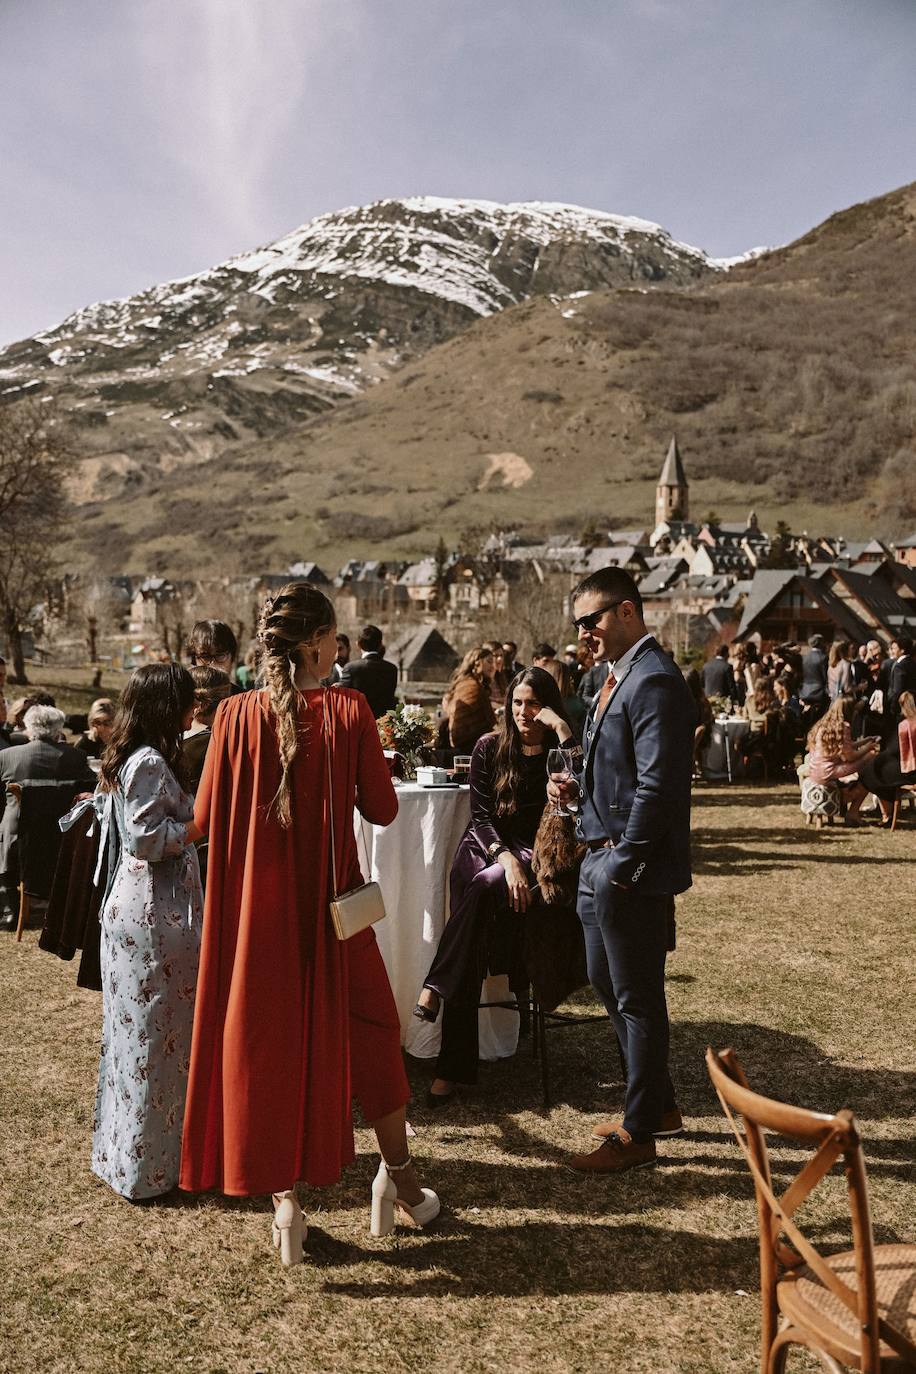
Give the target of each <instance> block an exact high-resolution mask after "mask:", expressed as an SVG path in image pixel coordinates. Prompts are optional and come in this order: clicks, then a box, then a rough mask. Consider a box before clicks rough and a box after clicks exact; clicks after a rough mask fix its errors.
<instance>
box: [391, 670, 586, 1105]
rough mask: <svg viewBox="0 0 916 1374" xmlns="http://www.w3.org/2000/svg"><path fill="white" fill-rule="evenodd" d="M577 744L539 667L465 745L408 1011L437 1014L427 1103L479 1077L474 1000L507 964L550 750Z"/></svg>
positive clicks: (514, 685) (525, 890) (431, 1017)
mask: <svg viewBox="0 0 916 1374" xmlns="http://www.w3.org/2000/svg"><path fill="white" fill-rule="evenodd" d="M558 746H559V747H560V748H563V749H570V750H573V751H575V750H577V749H578V746H577V745H576V741H575V738H574V735H573V730H572V726H571V725H570V723H569V720H568V718H567V715H566V711H565V710H564V707H563V701H562V698H561V696H560V692H559V688H558V687H557V684H556V682H555V681H554V679H553V678H552V677H551V675H550V674H549V673H547V672H545V671H544V669H543V668H529V669H527V670H525V671H523V672H521V673H519V674H518V676H517V677H515V678H514V679H513V681H512V682H511V683H510V685H509V690H508V692H507V694H506V709H505V713H504V715H503V718H502V722H501V723H500V725H499V727H498V729H497V730H496V732H495V733H493V734H489V735H484V736H483V738H482V739H480V740H478V742H477V744H476V745H475V747H474V752H473V753H472V755H471V823H470V825H469V826H468V828H467V830H466V831H465V833H464V836H463V837H462V840H461V843H460V844H459V846H458V851H457V853H456V855H455V860H454V863H453V864H452V871H451V877H450V896H451V916H450V917H449V921H448V924H447V925H446V927H445V930H444V931H443V933H442V938H441V940H440V941H439V948H438V950H437V951H436V957H435V959H434V960H433V963H432V967H431V968H430V970H429V973H428V974H427V976H426V980H425V982H424V985H423V990H422V992H421V993H420V998H419V1001H418V1002H417V1006H416V1009H415V1012H414V1015H415V1016H418V1017H420V1018H421V1019H422V1020H425V1021H435V1020H436V1017H437V1016H438V1012H439V1005H440V1002H444V1003H445V1010H444V1012H443V1016H442V1047H441V1050H440V1053H439V1060H438V1063H437V1065H436V1072H437V1077H436V1079H435V1081H434V1082H433V1084H432V1088H431V1090H430V1092H429V1094H428V1096H427V1104H428V1105H429V1106H433V1107H439V1106H443V1105H444V1104H445V1103H446V1102H448V1101H449V1100H450V1099H451V1098H452V1097H453V1096H454V1088H455V1084H456V1083H475V1082H476V1081H477V1058H478V1043H477V1004H478V1002H479V1000H480V987H481V983H482V982H483V980H484V978H485V977H486V976H487V973H488V972H489V973H510V976H511V973H512V963H513V953H514V952H515V951H516V950H517V949H518V938H517V937H518V934H519V924H518V920H517V917H518V915H519V913H522V912H524V911H525V910H526V909H527V907H528V902H529V889H530V888H531V886H532V885H533V883H534V878H533V875H532V872H531V853H532V848H533V845H534V837H535V835H536V834H537V828H538V825H539V823H540V820H541V815H542V813H543V810H544V803H545V801H546V798H547V755H548V752H549V751H550V750H551V749H553V748H556V747H558Z"/></svg>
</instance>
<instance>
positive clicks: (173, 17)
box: [0, 0, 916, 344]
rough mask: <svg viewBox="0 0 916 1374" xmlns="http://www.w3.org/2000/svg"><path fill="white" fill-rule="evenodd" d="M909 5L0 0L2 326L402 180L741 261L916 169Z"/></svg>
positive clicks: (55, 316)
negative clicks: (635, 231) (591, 213)
mask: <svg viewBox="0 0 916 1374" xmlns="http://www.w3.org/2000/svg"><path fill="white" fill-rule="evenodd" d="M914 71H916V0H0V167H2V182H0V185H2V187H3V200H2V209H0V344H3V343H7V342H10V341H11V340H13V339H17V338H22V337H24V336H26V335H28V334H31V333H34V332H36V331H38V330H40V329H43V328H50V327H53V326H54V325H55V324H58V323H59V322H60V321H61V320H62V319H63V318H64V316H65V315H67V314H68V313H69V312H70V311H72V310H75V309H78V308H79V307H81V306H83V305H88V304H90V303H92V302H94V301H98V300H105V299H109V298H111V297H115V296H123V295H129V294H131V293H132V292H135V291H139V290H142V289H143V288H144V287H147V286H152V285H154V284H155V283H157V282H160V281H166V280H169V279H170V278H173V277H179V276H183V275H186V274H188V273H191V272H195V271H199V270H202V269H203V268H206V267H209V266H212V265H213V264H214V263H216V262H220V261H222V260H223V259H225V258H227V257H229V256H231V255H232V254H234V253H237V252H241V251H243V250H245V249H247V248H252V247H254V246H256V245H259V244H262V243H266V242H269V241H270V240H272V239H274V238H277V237H279V236H280V235H281V234H283V233H285V232H287V231H289V230H290V229H293V228H294V227H295V226H297V225H299V224H301V223H304V222H305V221H306V220H309V219H311V218H313V217H314V216H315V215H319V214H323V213H324V212H326V211H329V210H337V209H341V208H342V207H344V206H348V205H355V204H363V203H366V202H369V201H372V200H379V199H382V198H384V197H387V196H407V195H421V194H427V195H438V196H461V197H469V198H484V199H489V200H498V201H522V200H553V201H568V202H572V203H575V204H579V205H585V206H588V207H591V208H594V209H600V210H609V211H612V212H614V213H617V214H626V215H638V216H642V217H643V218H646V219H651V220H656V221H658V222H659V223H660V224H663V225H664V226H665V227H666V228H667V229H669V230H670V231H671V232H672V233H673V234H674V235H675V237H677V238H679V239H682V240H684V241H686V242H688V243H693V244H697V245H698V246H700V247H702V248H705V249H707V251H709V252H711V253H713V254H715V255H717V256H726V255H731V254H734V253H740V252H743V251H744V250H745V249H748V248H751V247H754V246H756V245H759V244H767V245H774V244H778V243H784V242H787V241H788V240H790V239H792V238H794V237H797V236H798V235H799V234H801V233H804V232H805V231H806V230H807V229H809V228H811V227H812V226H813V225H814V224H816V223H818V222H819V221H820V220H822V219H824V218H826V216H827V215H829V214H831V213H832V212H833V211H834V210H838V209H842V208H843V207H845V206H847V205H850V204H853V203H854V202H856V201H859V200H864V199H867V198H868V197H870V196H874V195H879V194H881V193H882V192H884V191H888V190H891V189H892V188H894V187H896V186H899V185H902V184H904V183H905V182H908V181H912V180H916V79H914V76H913V73H914Z"/></svg>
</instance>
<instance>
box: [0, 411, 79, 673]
mask: <svg viewBox="0 0 916 1374" xmlns="http://www.w3.org/2000/svg"><path fill="white" fill-rule="evenodd" d="M72 461H73V449H72V447H71V443H70V439H69V436H68V434H67V432H66V429H65V427H64V425H63V423H62V421H61V419H60V417H59V415H57V414H56V413H55V411H54V408H53V405H52V404H51V403H48V404H42V403H41V401H39V400H37V399H35V400H31V399H30V400H23V401H16V402H14V403H12V404H10V405H6V406H3V407H0V623H2V626H3V629H4V631H5V633H6V639H7V643H8V645H9V651H10V655H11V657H12V660H13V673H12V681H13V682H17V683H24V682H27V681H28V679H27V677H26V672H25V655H24V652H23V635H24V634H25V632H26V629H27V627H28V624H29V614H30V612H31V610H32V608H33V607H34V606H35V604H36V603H37V602H39V601H42V600H45V599H46V597H47V590H48V586H49V584H50V583H51V581H52V579H53V565H54V561H55V559H54V554H55V551H56V549H57V547H58V545H59V542H60V537H61V533H62V531H63V529H64V526H65V524H66V520H67V511H68V506H67V498H66V492H65V489H64V480H65V478H66V476H67V474H68V472H69V470H70V467H71V464H72Z"/></svg>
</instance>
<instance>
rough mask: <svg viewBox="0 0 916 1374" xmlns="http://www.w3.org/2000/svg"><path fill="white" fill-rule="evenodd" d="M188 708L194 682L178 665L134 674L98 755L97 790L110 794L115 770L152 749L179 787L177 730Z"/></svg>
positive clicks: (180, 767)
mask: <svg viewBox="0 0 916 1374" xmlns="http://www.w3.org/2000/svg"><path fill="white" fill-rule="evenodd" d="M193 705H194V680H193V678H192V677H191V674H190V673H189V672H188V670H187V668H183V667H182V666H181V664H180V663H147V664H146V665H145V667H143V668H137V669H136V671H135V672H134V673H133V674H132V675H131V678H130V681H129V682H128V684H127V686H126V687H125V688H124V693H123V695H122V697H121V703H120V705H119V707H118V713H117V715H116V716H115V722H114V728H113V729H112V732H111V739H110V740H109V742H108V746H107V748H106V749H105V752H104V753H103V755H102V770H101V774H100V786H101V788H102V790H103V791H104V792H113V791H114V789H115V788H116V787H117V785H118V774H119V773H120V771H121V769H122V768H123V767H124V765H125V763H126V762H127V760H128V759H129V758H130V756H131V754H133V753H134V752H135V751H136V750H137V749H140V748H142V747H143V746H144V745H148V746H149V748H151V749H157V750H158V751H159V753H160V754H161V755H162V757H163V758H164V759H165V761H166V763H167V764H168V766H169V768H171V770H172V772H173V773H174V774H175V776H176V777H177V778H178V780H179V781H181V780H182V778H183V772H184V769H183V764H182V758H181V726H182V721H183V720H184V717H185V716H186V715H187V713H188V711H189V710H190V709H191V707H192V706H193Z"/></svg>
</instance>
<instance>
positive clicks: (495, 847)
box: [487, 840, 509, 859]
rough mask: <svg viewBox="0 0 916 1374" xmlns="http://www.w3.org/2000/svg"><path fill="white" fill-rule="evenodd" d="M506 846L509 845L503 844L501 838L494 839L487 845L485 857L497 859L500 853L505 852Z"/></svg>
mask: <svg viewBox="0 0 916 1374" xmlns="http://www.w3.org/2000/svg"><path fill="white" fill-rule="evenodd" d="M508 848H509V846H508V845H507V844H503V842H502V840H494V841H493V843H492V844H491V845H487V858H489V859H498V858H499V856H500V854H505V852H506V850H507V849H508Z"/></svg>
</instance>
